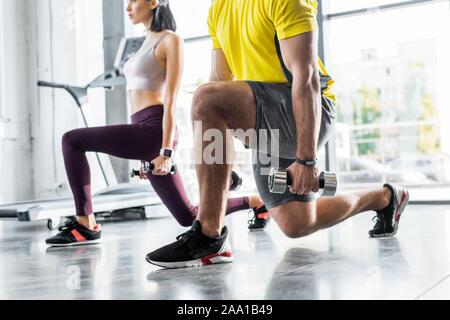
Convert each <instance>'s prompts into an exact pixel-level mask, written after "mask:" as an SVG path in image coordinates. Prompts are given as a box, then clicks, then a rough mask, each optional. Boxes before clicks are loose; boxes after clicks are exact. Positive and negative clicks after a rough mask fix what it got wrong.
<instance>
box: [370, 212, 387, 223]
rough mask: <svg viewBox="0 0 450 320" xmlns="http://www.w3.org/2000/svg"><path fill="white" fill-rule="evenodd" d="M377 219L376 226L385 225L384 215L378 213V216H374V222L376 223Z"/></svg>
mask: <svg viewBox="0 0 450 320" xmlns="http://www.w3.org/2000/svg"><path fill="white" fill-rule="evenodd" d="M375 218H376V219H377V220H376V222H375V225H377V224H378V223H382V224H384V219H383V214H382V213H379V212H377V215H376V216H373V218H372V221H374V220H375Z"/></svg>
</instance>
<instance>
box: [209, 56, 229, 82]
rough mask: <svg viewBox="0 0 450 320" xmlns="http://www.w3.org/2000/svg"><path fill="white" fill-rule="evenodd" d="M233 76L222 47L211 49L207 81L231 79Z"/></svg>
mask: <svg viewBox="0 0 450 320" xmlns="http://www.w3.org/2000/svg"><path fill="white" fill-rule="evenodd" d="M233 78H234V77H233V73H232V72H231V69H230V66H229V65H228V62H227V59H226V57H225V54H224V53H223V51H222V49H216V50H213V51H212V64H211V75H210V77H209V81H210V82H213V81H232V80H233Z"/></svg>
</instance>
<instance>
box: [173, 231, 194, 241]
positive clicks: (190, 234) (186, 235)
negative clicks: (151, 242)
mask: <svg viewBox="0 0 450 320" xmlns="http://www.w3.org/2000/svg"><path fill="white" fill-rule="evenodd" d="M194 234H195V231H193V230H192V229H190V230H188V231H187V232H185V233H182V234H180V235H179V236H178V237H177V240H183V243H186V242H188V241H189V239H191V238H192V237H193V236H194Z"/></svg>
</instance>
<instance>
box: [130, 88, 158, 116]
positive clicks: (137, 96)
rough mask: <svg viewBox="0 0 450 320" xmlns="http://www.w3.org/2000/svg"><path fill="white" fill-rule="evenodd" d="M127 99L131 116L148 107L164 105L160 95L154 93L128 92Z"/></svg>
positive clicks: (143, 91)
mask: <svg viewBox="0 0 450 320" xmlns="http://www.w3.org/2000/svg"><path fill="white" fill-rule="evenodd" d="M128 99H129V101H130V104H131V114H132V115H133V114H135V113H136V112H139V111H141V110H143V109H145V108H147V107H149V106H154V105H162V104H164V100H163V96H162V94H161V93H159V92H154V91H145V90H131V91H128Z"/></svg>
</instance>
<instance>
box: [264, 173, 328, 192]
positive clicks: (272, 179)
mask: <svg viewBox="0 0 450 320" xmlns="http://www.w3.org/2000/svg"><path fill="white" fill-rule="evenodd" d="M291 181H292V180H291V178H290V177H289V175H288V173H287V171H286V170H276V169H275V168H272V169H270V174H269V178H268V183H269V190H270V192H271V193H280V194H281V193H284V192H285V191H286V188H287V187H290V186H291V184H292V183H291ZM336 189H337V178H336V174H335V173H332V172H322V173H320V175H319V195H320V196H322V197H334V195H335V194H336Z"/></svg>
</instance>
